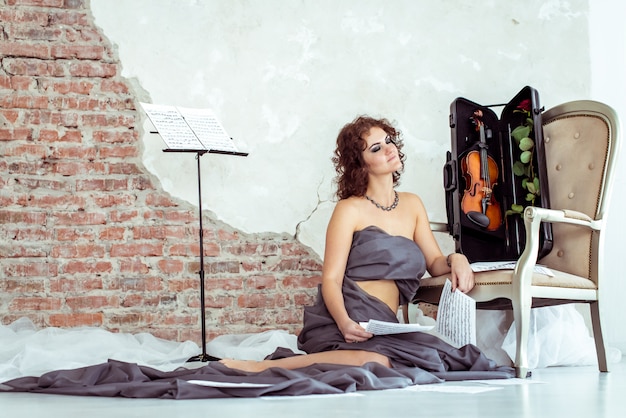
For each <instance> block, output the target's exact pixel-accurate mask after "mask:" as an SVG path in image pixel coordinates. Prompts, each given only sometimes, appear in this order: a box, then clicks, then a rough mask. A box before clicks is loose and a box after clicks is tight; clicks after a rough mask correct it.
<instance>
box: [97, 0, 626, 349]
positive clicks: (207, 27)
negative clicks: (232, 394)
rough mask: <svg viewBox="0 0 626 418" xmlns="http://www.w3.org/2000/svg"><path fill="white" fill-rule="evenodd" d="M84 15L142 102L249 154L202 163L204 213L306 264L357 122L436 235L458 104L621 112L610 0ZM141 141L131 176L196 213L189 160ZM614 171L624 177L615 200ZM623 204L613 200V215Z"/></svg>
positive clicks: (363, 3) (621, 65) (617, 3)
mask: <svg viewBox="0 0 626 418" xmlns="http://www.w3.org/2000/svg"><path fill="white" fill-rule="evenodd" d="M90 5H91V8H92V10H93V13H94V16H95V19H96V24H97V25H99V26H100V27H102V28H103V30H104V31H105V33H106V35H107V36H108V38H109V39H110V40H111V41H112V42H113V43H114V44H115V45H116V47H117V48H118V51H119V55H120V58H121V60H122V64H123V69H124V72H123V75H124V76H125V77H127V78H129V79H131V80H132V82H133V84H134V85H135V87H136V90H137V92H138V94H139V98H140V100H143V101H148V102H153V103H158V104H171V105H178V106H187V107H210V108H212V109H213V110H215V112H216V113H217V115H218V116H219V118H220V119H221V121H222V123H223V124H224V126H225V127H226V129H227V130H228V131H229V133H230V134H231V136H233V138H234V139H235V140H236V141H237V143H238V144H239V146H240V148H242V150H245V151H248V152H249V153H250V155H249V157H246V158H237V157H224V156H210V155H205V156H204V157H203V158H202V160H201V161H202V173H203V189H204V191H203V193H204V195H203V197H204V198H203V208H205V209H208V210H211V211H213V212H214V213H215V215H216V216H217V217H218V218H220V219H222V220H224V221H225V222H227V223H229V224H230V225H232V226H234V227H236V228H239V229H241V230H243V231H246V232H259V233H262V232H279V233H281V232H287V233H290V234H296V233H297V236H298V238H299V239H300V241H301V242H303V243H305V244H307V245H309V246H310V247H311V248H313V249H314V250H315V251H316V252H318V254H320V255H322V254H323V247H324V233H325V228H326V223H327V221H328V218H329V216H330V213H331V211H332V208H333V201H332V199H333V192H334V187H333V183H332V180H333V177H334V171H333V167H332V164H331V162H330V158H331V155H332V151H333V148H334V141H335V138H336V134H337V132H338V131H339V129H340V128H341V126H343V124H344V123H346V122H347V121H349V120H351V119H352V118H353V117H354V116H356V115H357V114H361V113H369V114H371V115H373V116H385V117H388V118H389V119H391V120H393V121H396V122H397V126H398V127H399V128H400V129H401V130H402V131H403V132H404V136H405V141H406V146H405V151H406V153H407V156H408V160H407V167H406V172H405V174H404V176H403V181H402V185H401V187H400V189H402V190H409V191H413V192H416V193H418V194H420V195H421V196H422V198H423V200H424V201H425V203H426V205H427V208H428V209H429V216H430V217H431V220H435V221H445V203H444V192H443V190H442V165H443V163H444V161H445V152H446V150H447V149H449V143H450V132H449V128H448V113H449V105H450V103H451V102H452V101H453V100H454V99H455V98H456V97H459V96H462V97H466V98H468V99H470V100H473V101H475V102H478V103H481V104H494V103H503V102H506V101H508V100H509V99H510V98H512V97H513V96H514V95H515V93H517V92H518V91H519V90H520V89H521V88H522V87H523V86H525V85H531V86H533V87H535V88H536V89H537V90H538V91H539V93H540V96H541V101H542V104H543V105H544V106H545V107H546V109H547V108H550V107H552V106H554V105H557V104H560V103H563V102H566V101H569V100H577V99H593V100H599V101H605V102H606V103H609V104H610V105H612V106H614V107H615V108H616V109H617V110H618V112H619V113H620V114H622V115H623V114H624V111H625V110H626V101H625V99H624V94H623V92H624V91H625V90H626V87H625V83H626V82H625V81H624V79H623V74H624V71H625V70H626V62H625V61H626V54H625V52H624V39H625V37H624V33H623V32H624V29H623V25H622V22H621V20H620V19H621V18H622V16H624V12H626V10H625V9H626V4H625V3H624V2H622V1H621V0H593V1H592V0H528V1H524V2H512V1H506V2H503V1H495V0H489V1H483V2H475V1H471V0H445V1H435V2H433V1H425V0H394V1H386V0H339V1H337V0H298V1H296V0H293V1H288V0H133V1H125V0H90ZM590 27H591V29H590ZM615 31H617V32H618V33H617V34H616V33H615ZM590 42H591V45H592V46H591V47H590ZM146 129H149V125H147V126H146ZM143 143H144V146H145V150H144V155H143V159H144V163H145V164H146V166H147V168H148V169H149V170H150V171H151V172H153V173H154V175H155V176H156V177H158V179H159V180H160V181H161V184H162V186H163V187H164V189H165V190H166V191H168V192H169V193H171V194H172V195H174V196H176V197H179V198H183V199H185V200H187V201H189V202H192V203H194V204H197V188H196V180H195V178H196V165H195V160H194V159H193V156H192V155H185V154H166V153H163V152H162V151H161V150H162V148H163V143H162V141H161V140H160V139H159V138H158V137H155V135H149V134H144V135H143ZM623 155H624V152H622V156H623ZM625 171H626V170H625V167H624V164H622V165H621V166H620V167H619V168H618V178H617V179H616V183H617V184H616V189H617V190H618V191H619V190H621V189H623V186H624V182H625V178H626V174H625ZM624 204H625V202H624V197H622V196H621V195H620V194H617V195H615V196H614V200H613V207H620V206H623V205H624ZM608 223H609V226H610V228H609V229H608V232H607V254H605V256H606V264H607V266H606V270H607V272H608V273H609V276H610V277H621V270H622V268H621V265H620V263H619V260H620V257H621V248H622V247H623V245H622V243H621V241H622V240H623V231H624V230H625V229H626V225H625V223H626V219H625V218H624V217H623V216H621V214H620V211H615V210H613V211H612V212H610V213H609V220H608ZM443 244H444V246H445V245H450V242H449V241H446V240H445V238H444V242H443ZM625 283H626V281H624V280H616V281H613V282H612V283H611V284H610V285H609V289H607V292H606V297H605V300H606V304H605V305H604V309H605V310H606V311H608V313H609V315H607V316H605V321H606V322H607V325H608V327H607V328H608V333H607V334H608V340H609V342H613V343H614V344H615V345H616V346H617V347H619V348H620V349H622V351H626V332H624V328H623V327H622V326H621V323H619V322H618V321H619V319H618V318H619V315H614V313H615V312H616V311H617V310H618V309H619V307H620V306H621V303H622V302H621V296H620V295H623V294H624V292H626V288H625V286H626V285H625Z"/></svg>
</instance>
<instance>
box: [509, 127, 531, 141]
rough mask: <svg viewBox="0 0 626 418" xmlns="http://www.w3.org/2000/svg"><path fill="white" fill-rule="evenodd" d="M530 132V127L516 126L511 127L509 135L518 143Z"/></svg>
mask: <svg viewBox="0 0 626 418" xmlns="http://www.w3.org/2000/svg"><path fill="white" fill-rule="evenodd" d="M529 134H530V128H529V127H528V126H518V127H517V128H515V129H513V131H512V132H511V136H512V137H513V138H515V140H516V141H517V142H518V143H519V142H520V141H521V140H522V138H526V137H527V136H528V135H529Z"/></svg>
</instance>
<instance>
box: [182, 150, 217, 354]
mask: <svg viewBox="0 0 626 418" xmlns="http://www.w3.org/2000/svg"><path fill="white" fill-rule="evenodd" d="M206 153H207V151H197V153H196V160H197V161H198V211H199V214H200V216H199V219H200V232H199V235H200V270H199V271H198V274H199V275H200V323H201V324H202V353H201V354H199V355H197V356H194V357H191V358H190V359H189V360H187V362H192V361H201V362H207V361H212V360H219V358H217V357H213V356H210V355H208V354H207V353H206V314H205V303H204V232H203V230H202V180H201V176H200V157H202V155H204V154H206Z"/></svg>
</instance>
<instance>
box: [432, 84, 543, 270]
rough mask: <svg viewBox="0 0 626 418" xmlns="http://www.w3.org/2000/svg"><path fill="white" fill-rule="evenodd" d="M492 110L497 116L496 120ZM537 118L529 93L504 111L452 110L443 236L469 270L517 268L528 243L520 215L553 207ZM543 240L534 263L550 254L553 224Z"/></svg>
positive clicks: (461, 101) (461, 102)
mask: <svg viewBox="0 0 626 418" xmlns="http://www.w3.org/2000/svg"><path fill="white" fill-rule="evenodd" d="M493 108H502V111H501V113H500V116H498V115H497V114H496V113H495V111H494V110H493ZM542 111H543V108H541V107H540V104H539V94H538V93H537V91H536V90H535V89H533V88H532V87H528V86H526V87H524V88H523V89H522V90H521V91H520V92H519V93H518V94H517V95H516V96H515V97H514V98H513V99H511V100H510V101H509V102H508V103H506V104H497V105H486V106H485V105H480V104H478V103H474V102H472V101H470V100H467V99H465V98H462V97H461V98H457V99H455V100H454V101H453V102H452V103H451V105H450V129H451V150H450V151H448V152H447V153H446V163H445V165H444V170H443V178H444V188H445V194H446V211H447V223H448V225H447V228H448V231H449V233H450V235H452V237H453V239H454V241H455V250H456V251H457V252H460V253H463V254H465V255H466V256H467V258H468V259H469V261H470V262H478V261H513V260H517V258H519V256H520V254H521V253H522V251H523V250H524V245H525V241H526V236H525V228H524V221H523V219H522V217H521V215H520V212H521V211H522V210H523V208H524V207H526V206H528V205H530V204H532V205H533V206H539V207H546V208H547V207H550V202H549V193H548V183H547V177H546V166H545V158H544V152H543V150H544V146H543V129H542V123H541V113H542ZM518 127H519V128H518ZM516 128H517V129H516ZM526 134H527V135H526ZM522 137H524V138H526V139H524V140H522V141H520V139H521V138H522ZM516 138H517V139H516ZM528 138H530V141H529V140H528ZM520 144H521V148H520ZM522 154H524V155H523V156H522ZM485 157H486V159H485ZM494 171H495V172H494ZM516 173H517V174H516ZM529 183H532V184H531V185H530V186H528V184H529ZM533 198H534V200H532V199H533ZM540 239H541V243H540V249H539V258H541V257H543V256H544V255H546V254H548V253H549V252H550V250H551V249H552V229H551V225H550V224H546V223H544V224H542V227H541V233H540Z"/></svg>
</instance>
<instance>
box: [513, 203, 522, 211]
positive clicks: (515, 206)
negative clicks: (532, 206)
mask: <svg viewBox="0 0 626 418" xmlns="http://www.w3.org/2000/svg"><path fill="white" fill-rule="evenodd" d="M511 210H512V211H514V212H516V213H522V212H523V211H524V206H522V205H516V204H513V205H511Z"/></svg>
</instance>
